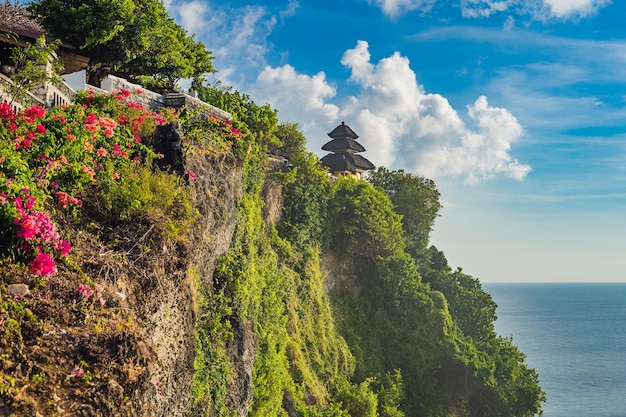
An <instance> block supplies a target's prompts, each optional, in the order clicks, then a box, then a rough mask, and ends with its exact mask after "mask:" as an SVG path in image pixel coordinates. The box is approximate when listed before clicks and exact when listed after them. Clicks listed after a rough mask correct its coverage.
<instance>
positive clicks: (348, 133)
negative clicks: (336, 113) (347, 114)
mask: <svg viewBox="0 0 626 417" xmlns="http://www.w3.org/2000/svg"><path fill="white" fill-rule="evenodd" d="M328 136H330V137H331V138H333V139H343V138H350V139H356V138H358V137H359V135H357V134H356V133H354V131H353V130H352V129H350V126H348V125H347V124H346V123H345V122H341V124H340V125H339V126H337V127H336V128H334V129H333V131H332V132H330V133H329V134H328Z"/></svg>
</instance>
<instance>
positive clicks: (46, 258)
mask: <svg viewBox="0 0 626 417" xmlns="http://www.w3.org/2000/svg"><path fill="white" fill-rule="evenodd" d="M37 252H38V253H39V255H38V256H37V257H36V258H35V259H33V260H32V261H31V262H30V265H28V268H29V269H30V272H31V273H32V274H35V275H41V276H43V277H45V276H48V275H51V274H53V273H55V272H56V268H55V266H54V260H53V259H52V257H51V256H50V255H48V254H47V253H43V252H42V251H41V248H40V247H37Z"/></svg>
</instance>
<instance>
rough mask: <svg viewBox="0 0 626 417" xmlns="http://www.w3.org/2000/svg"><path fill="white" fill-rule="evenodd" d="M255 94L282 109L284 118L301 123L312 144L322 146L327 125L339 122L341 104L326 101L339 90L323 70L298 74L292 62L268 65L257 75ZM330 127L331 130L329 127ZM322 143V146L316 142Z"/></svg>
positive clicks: (264, 101)
mask: <svg viewBox="0 0 626 417" xmlns="http://www.w3.org/2000/svg"><path fill="white" fill-rule="evenodd" d="M252 94H253V98H254V99H255V100H256V101H258V102H260V103H270V104H271V105H272V107H273V108H276V109H278V110H279V117H280V120H281V121H283V122H290V123H299V125H300V127H301V128H302V130H303V132H304V133H305V134H306V135H307V137H308V138H311V139H310V144H309V146H311V145H312V144H314V145H313V146H316V147H317V148H319V147H321V146H322V144H323V143H321V144H320V141H322V140H324V138H325V137H326V138H327V136H326V134H325V129H328V127H329V126H332V127H334V126H333V124H335V123H337V120H338V118H339V116H338V113H339V108H338V107H337V106H336V105H335V104H331V103H328V102H327V99H331V98H332V97H334V96H335V94H336V89H335V87H333V86H331V85H330V84H329V83H328V82H327V81H326V75H325V74H324V72H319V73H317V74H315V75H313V76H308V75H305V74H299V73H297V72H296V70H295V68H293V67H292V66H291V65H284V66H282V67H277V68H272V67H269V66H268V67H266V68H265V69H264V70H263V72H261V73H260V74H259V76H258V78H257V81H256V84H255V88H254V92H253V93H252ZM328 131H329V130H328ZM317 145H319V146H317Z"/></svg>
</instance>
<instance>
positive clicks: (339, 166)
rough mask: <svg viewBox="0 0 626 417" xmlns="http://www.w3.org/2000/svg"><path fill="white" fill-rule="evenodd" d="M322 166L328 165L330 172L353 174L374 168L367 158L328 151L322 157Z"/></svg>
mask: <svg viewBox="0 0 626 417" xmlns="http://www.w3.org/2000/svg"><path fill="white" fill-rule="evenodd" d="M322 166H325V167H328V168H329V169H330V171H331V172H351V173H353V174H356V173H357V172H363V171H369V170H370V169H374V168H376V167H375V166H374V164H372V163H371V162H370V161H369V160H367V159H365V158H364V157H362V156H361V155H356V154H353V153H330V154H328V155H326V156H325V157H323V158H322Z"/></svg>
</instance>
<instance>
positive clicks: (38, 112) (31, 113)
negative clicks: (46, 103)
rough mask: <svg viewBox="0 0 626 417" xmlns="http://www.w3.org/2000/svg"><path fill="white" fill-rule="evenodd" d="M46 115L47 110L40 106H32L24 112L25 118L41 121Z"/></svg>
mask: <svg viewBox="0 0 626 417" xmlns="http://www.w3.org/2000/svg"><path fill="white" fill-rule="evenodd" d="M45 114H46V110H45V109H44V108H43V107H39V106H30V107H29V108H27V109H26V110H24V116H26V117H29V118H32V119H41V118H42V117H43V116H44V115H45Z"/></svg>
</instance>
